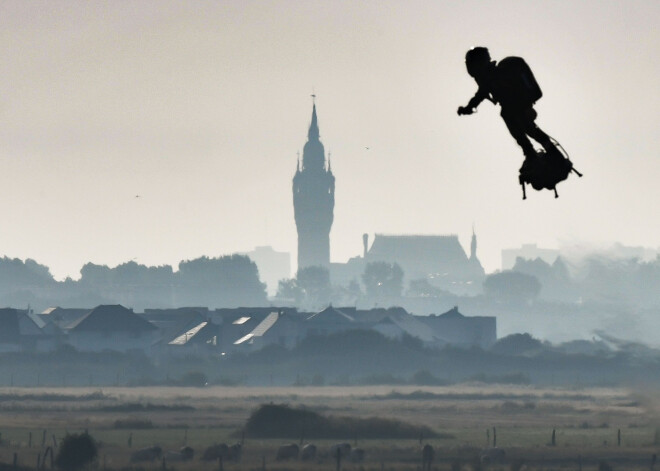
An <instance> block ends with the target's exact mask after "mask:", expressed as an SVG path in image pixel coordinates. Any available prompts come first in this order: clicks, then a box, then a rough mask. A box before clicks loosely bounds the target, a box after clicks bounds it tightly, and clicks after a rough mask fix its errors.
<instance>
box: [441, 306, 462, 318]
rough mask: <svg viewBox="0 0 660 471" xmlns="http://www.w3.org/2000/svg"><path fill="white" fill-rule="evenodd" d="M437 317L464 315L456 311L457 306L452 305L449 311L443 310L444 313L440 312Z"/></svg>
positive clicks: (459, 316)
mask: <svg viewBox="0 0 660 471" xmlns="http://www.w3.org/2000/svg"><path fill="white" fill-rule="evenodd" d="M438 317H441V318H443V319H462V318H464V317H465V316H464V315H463V314H461V313H460V312H458V306H454V307H453V308H451V309H450V310H449V311H447V312H445V313H444V314H440V315H439V316H438Z"/></svg>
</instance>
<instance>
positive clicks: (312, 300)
mask: <svg viewBox="0 0 660 471" xmlns="http://www.w3.org/2000/svg"><path fill="white" fill-rule="evenodd" d="M296 283H297V286H298V287H299V288H300V289H301V290H302V293H303V297H304V299H305V302H306V303H307V304H308V305H310V306H313V307H317V306H321V305H324V304H327V303H328V302H329V301H330V296H331V294H332V286H331V285H330V272H329V271H328V269H327V268H324V267H320V266H312V267H305V268H301V269H300V270H298V273H296Z"/></svg>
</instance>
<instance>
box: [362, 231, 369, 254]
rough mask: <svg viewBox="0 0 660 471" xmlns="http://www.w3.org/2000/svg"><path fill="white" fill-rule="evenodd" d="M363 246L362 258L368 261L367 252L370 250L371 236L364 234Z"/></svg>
mask: <svg viewBox="0 0 660 471" xmlns="http://www.w3.org/2000/svg"><path fill="white" fill-rule="evenodd" d="M362 245H363V246H364V254H363V255H362V256H363V257H364V258H365V259H366V258H367V250H368V249H369V234H362Z"/></svg>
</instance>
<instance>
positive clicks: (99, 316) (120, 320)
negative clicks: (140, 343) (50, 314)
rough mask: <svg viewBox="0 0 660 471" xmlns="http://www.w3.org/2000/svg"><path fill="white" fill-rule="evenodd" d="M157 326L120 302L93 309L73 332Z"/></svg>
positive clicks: (126, 330)
mask: <svg viewBox="0 0 660 471" xmlns="http://www.w3.org/2000/svg"><path fill="white" fill-rule="evenodd" d="M152 330H156V326H154V325H153V324H151V323H150V322H148V321H146V320H144V319H142V318H141V317H140V316H138V315H137V314H135V313H134V312H133V311H132V310H131V309H126V308H125V307H124V306H122V305H120V304H116V305H101V306H97V307H95V308H94V309H92V310H91V311H90V312H89V313H88V314H87V315H85V316H84V317H83V318H82V319H80V320H78V321H77V322H76V323H75V324H74V325H73V326H72V327H71V331H72V332H148V331H152Z"/></svg>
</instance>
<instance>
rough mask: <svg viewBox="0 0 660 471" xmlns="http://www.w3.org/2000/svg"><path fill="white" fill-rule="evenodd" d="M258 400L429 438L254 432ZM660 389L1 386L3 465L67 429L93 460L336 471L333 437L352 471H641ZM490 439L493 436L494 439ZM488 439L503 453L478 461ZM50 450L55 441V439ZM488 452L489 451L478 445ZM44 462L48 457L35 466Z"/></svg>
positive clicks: (121, 464) (656, 438) (659, 440)
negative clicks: (233, 447) (231, 452)
mask: <svg viewBox="0 0 660 471" xmlns="http://www.w3.org/2000/svg"><path fill="white" fill-rule="evenodd" d="M264 404H284V405H288V406H290V407H291V408H305V409H306V410H310V411H314V412H317V413H319V414H321V415H323V416H333V417H352V418H358V419H369V418H374V417H378V418H385V419H393V420H396V421H401V422H405V423H409V424H414V425H419V426H427V427H429V428H430V429H431V430H433V432H435V434H434V435H435V436H431V437H425V436H423V435H420V436H411V437H409V438H397V439H387V438H370V439H364V438H361V437H360V436H358V434H355V433H347V434H346V436H343V437H337V438H336V439H315V438H313V431H308V432H307V433H306V434H307V435H308V436H304V435H305V433H303V432H301V433H300V434H298V436H280V437H273V438H254V437H252V436H250V434H247V433H245V425H246V422H247V420H248V418H249V417H250V416H251V414H253V412H254V411H256V410H257V409H259V407H260V406H262V405H264ZM659 412H660V393H659V392H658V391H656V390H654V389H650V388H642V387H638V388H610V387H603V388H572V389H566V388H541V387H534V386H519V385H515V386H513V385H511V386H509V385H484V384H476V383H475V384H462V385H454V386H442V387H440V386H433V387H430V386H429V387H426V386H398V385H397V386H323V387H269V388H266V387H215V386H213V387H203V388H188V387H135V388H121V387H116V388H114V387H109V388H102V389H99V388H45V387H44V388H0V434H1V435H0V463H3V464H4V465H0V469H4V468H3V467H2V466H5V467H6V468H7V469H11V468H13V462H14V457H16V465H17V468H24V469H35V468H36V466H37V463H38V462H41V457H42V456H43V453H44V452H45V450H46V448H47V447H49V446H53V445H57V444H58V443H59V442H61V440H62V438H63V437H64V436H65V435H66V434H67V433H80V432H83V431H88V432H89V434H90V435H91V436H92V437H93V438H94V439H95V440H96V441H97V442H98V443H99V458H98V461H97V462H96V463H95V464H94V467H95V468H97V469H108V470H111V469H136V470H137V469H163V468H167V469H182V470H186V469H189V470H193V469H200V470H205V469H208V470H217V469H219V468H222V469H223V470H226V471H231V470H236V471H239V470H255V471H256V470H263V469H267V470H273V471H283V470H287V469H319V470H326V469H327V470H336V468H337V462H336V460H335V459H333V457H332V456H331V455H330V453H329V449H330V446H331V445H332V444H334V443H338V442H348V443H350V444H351V445H352V446H353V447H354V448H355V447H358V448H361V449H363V450H364V459H363V460H361V461H359V462H353V461H351V460H349V459H346V460H344V462H341V463H339V466H340V467H341V469H344V470H347V471H350V470H356V471H358V470H359V471H361V470H372V469H373V470H374V471H378V470H381V471H387V470H417V469H421V467H422V461H421V457H422V455H421V448H422V446H423V445H424V444H430V445H432V446H433V447H434V448H435V457H434V460H433V462H432V469H438V470H445V469H446V470H450V469H451V470H452V471H454V470H460V469H466V470H467V469H472V470H476V469H482V468H490V469H585V470H587V469H599V470H603V471H605V470H607V469H650V468H652V466H653V464H655V458H654V456H655V454H656V453H657V451H658V449H659V448H660V429H659V428H658V426H660V420H659V417H660V413H659ZM236 442H242V445H243V446H242V454H241V459H240V460H238V461H233V460H231V461H230V460H227V461H225V462H217V461H212V462H204V461H201V460H200V459H199V457H200V456H201V455H202V453H203V451H204V450H205V449H206V448H207V447H209V446H211V445H214V444H218V443H227V444H232V443H236ZM308 442H312V443H314V444H315V445H317V447H318V454H317V457H316V459H315V460H313V461H308V462H300V461H297V460H288V461H278V460H276V459H275V458H276V453H277V449H278V447H279V446H280V445H282V444H285V443H297V444H301V443H308ZM493 442H495V443H493ZM154 445H158V446H160V447H161V448H162V449H163V450H164V451H168V450H171V451H175V450H179V449H180V448H181V447H182V446H190V447H192V448H193V449H194V450H195V457H194V459H193V460H192V461H188V462H183V463H181V462H167V460H165V461H163V460H155V461H153V462H141V463H135V464H132V463H131V460H130V457H131V454H132V453H134V452H135V451H136V450H138V449H141V448H144V447H150V446H154ZM493 445H495V446H496V447H497V448H499V449H501V450H503V452H504V455H503V456H500V457H498V459H497V460H491V461H488V460H487V459H486V460H485V459H483V456H484V450H488V449H489V448H492V447H493ZM54 449H55V450H56V449H57V448H56V447H55V448H54ZM486 453H487V452H486ZM42 464H43V466H42V467H45V468H46V469H48V468H49V465H48V464H47V463H45V464H44V463H42Z"/></svg>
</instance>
